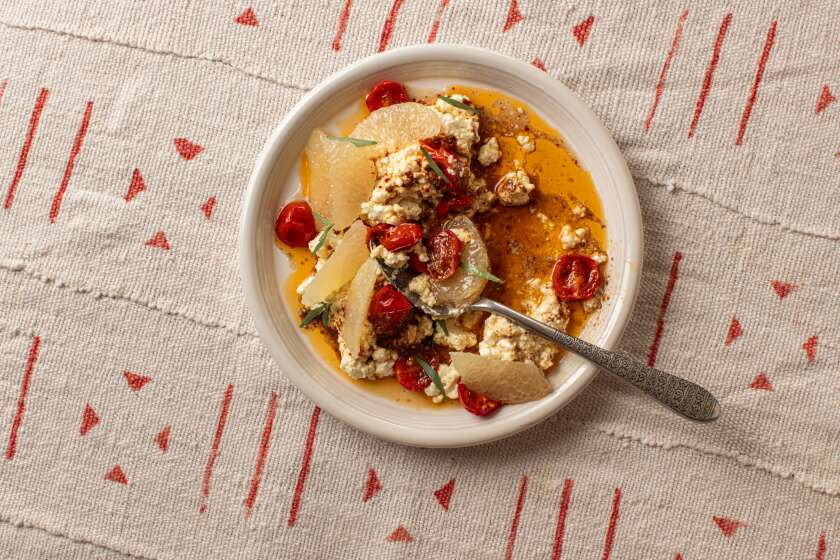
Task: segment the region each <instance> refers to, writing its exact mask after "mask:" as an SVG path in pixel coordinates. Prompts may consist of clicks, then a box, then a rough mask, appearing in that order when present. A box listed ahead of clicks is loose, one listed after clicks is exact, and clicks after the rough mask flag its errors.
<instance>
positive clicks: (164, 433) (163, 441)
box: [155, 425, 171, 453]
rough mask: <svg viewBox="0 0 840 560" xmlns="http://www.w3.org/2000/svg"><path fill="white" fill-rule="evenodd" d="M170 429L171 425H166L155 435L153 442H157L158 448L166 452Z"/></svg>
mask: <svg viewBox="0 0 840 560" xmlns="http://www.w3.org/2000/svg"><path fill="white" fill-rule="evenodd" d="M170 430H171V426H168V425H167V426H166V427H165V428H164V429H162V430H161V431H160V432H158V435H156V436H155V443H156V444H157V446H158V448H159V449H160V450H161V451H163V452H164V453H166V452H167V451H169V432H170Z"/></svg>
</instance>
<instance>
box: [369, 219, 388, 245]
mask: <svg viewBox="0 0 840 560" xmlns="http://www.w3.org/2000/svg"><path fill="white" fill-rule="evenodd" d="M392 229H394V226H392V225H391V224H376V225H375V226H373V227H369V228H368V231H367V243H368V246H370V245H371V244H372V243H373V242H374V241H376V242H380V240H381V239H382V237H383V236H384V235H385V234H387V233H388V232H389V231H391V230H392Z"/></svg>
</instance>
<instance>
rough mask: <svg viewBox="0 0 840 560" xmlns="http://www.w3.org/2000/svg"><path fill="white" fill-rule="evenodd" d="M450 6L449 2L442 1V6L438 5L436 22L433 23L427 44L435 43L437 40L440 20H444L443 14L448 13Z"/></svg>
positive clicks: (447, 0) (446, 0)
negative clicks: (447, 9)
mask: <svg viewBox="0 0 840 560" xmlns="http://www.w3.org/2000/svg"><path fill="white" fill-rule="evenodd" d="M448 5H449V0H440V4H438V9H437V13H436V14H435V21H433V22H432V30H431V31H430V32H429V38H428V40H427V42H429V43H434V42H435V40H436V39H437V35H438V30H440V20H441V19H442V18H443V12H445V11H446V7H447V6H448Z"/></svg>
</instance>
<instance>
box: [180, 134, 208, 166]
mask: <svg viewBox="0 0 840 560" xmlns="http://www.w3.org/2000/svg"><path fill="white" fill-rule="evenodd" d="M175 149H176V150H178V154H179V155H180V156H181V157H182V158H184V159H185V160H187V161H189V160H191V159H194V158H195V156H197V155H198V154H200V153H201V152H202V150H204V148H203V147H202V146H199V145H198V144H193V143H192V142H190V141H189V140H187V139H186V138H176V139H175Z"/></svg>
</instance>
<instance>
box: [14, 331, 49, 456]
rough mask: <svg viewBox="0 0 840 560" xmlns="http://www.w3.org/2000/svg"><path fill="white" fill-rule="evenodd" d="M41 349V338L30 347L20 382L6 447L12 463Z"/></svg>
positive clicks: (36, 339)
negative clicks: (33, 373) (30, 383)
mask: <svg viewBox="0 0 840 560" xmlns="http://www.w3.org/2000/svg"><path fill="white" fill-rule="evenodd" d="M40 348H41V337H38V336H36V337H35V338H33V339H32V346H30V347H29V357H28V358H27V359H26V369H25V370H24V371H23V380H22V381H21V382H20V395H18V405H17V411H16V412H15V418H14V420H12V431H11V432H10V433H9V444H8V445H7V446H6V459H8V460H9V461H11V460H12V459H14V457H15V451H17V436H18V430H19V429H20V424H21V422H23V413H24V411H25V410H26V395H27V394H28V393H29V382H30V380H31V379H32V370H33V369H35V361H36V360H37V359H38V350H40Z"/></svg>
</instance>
